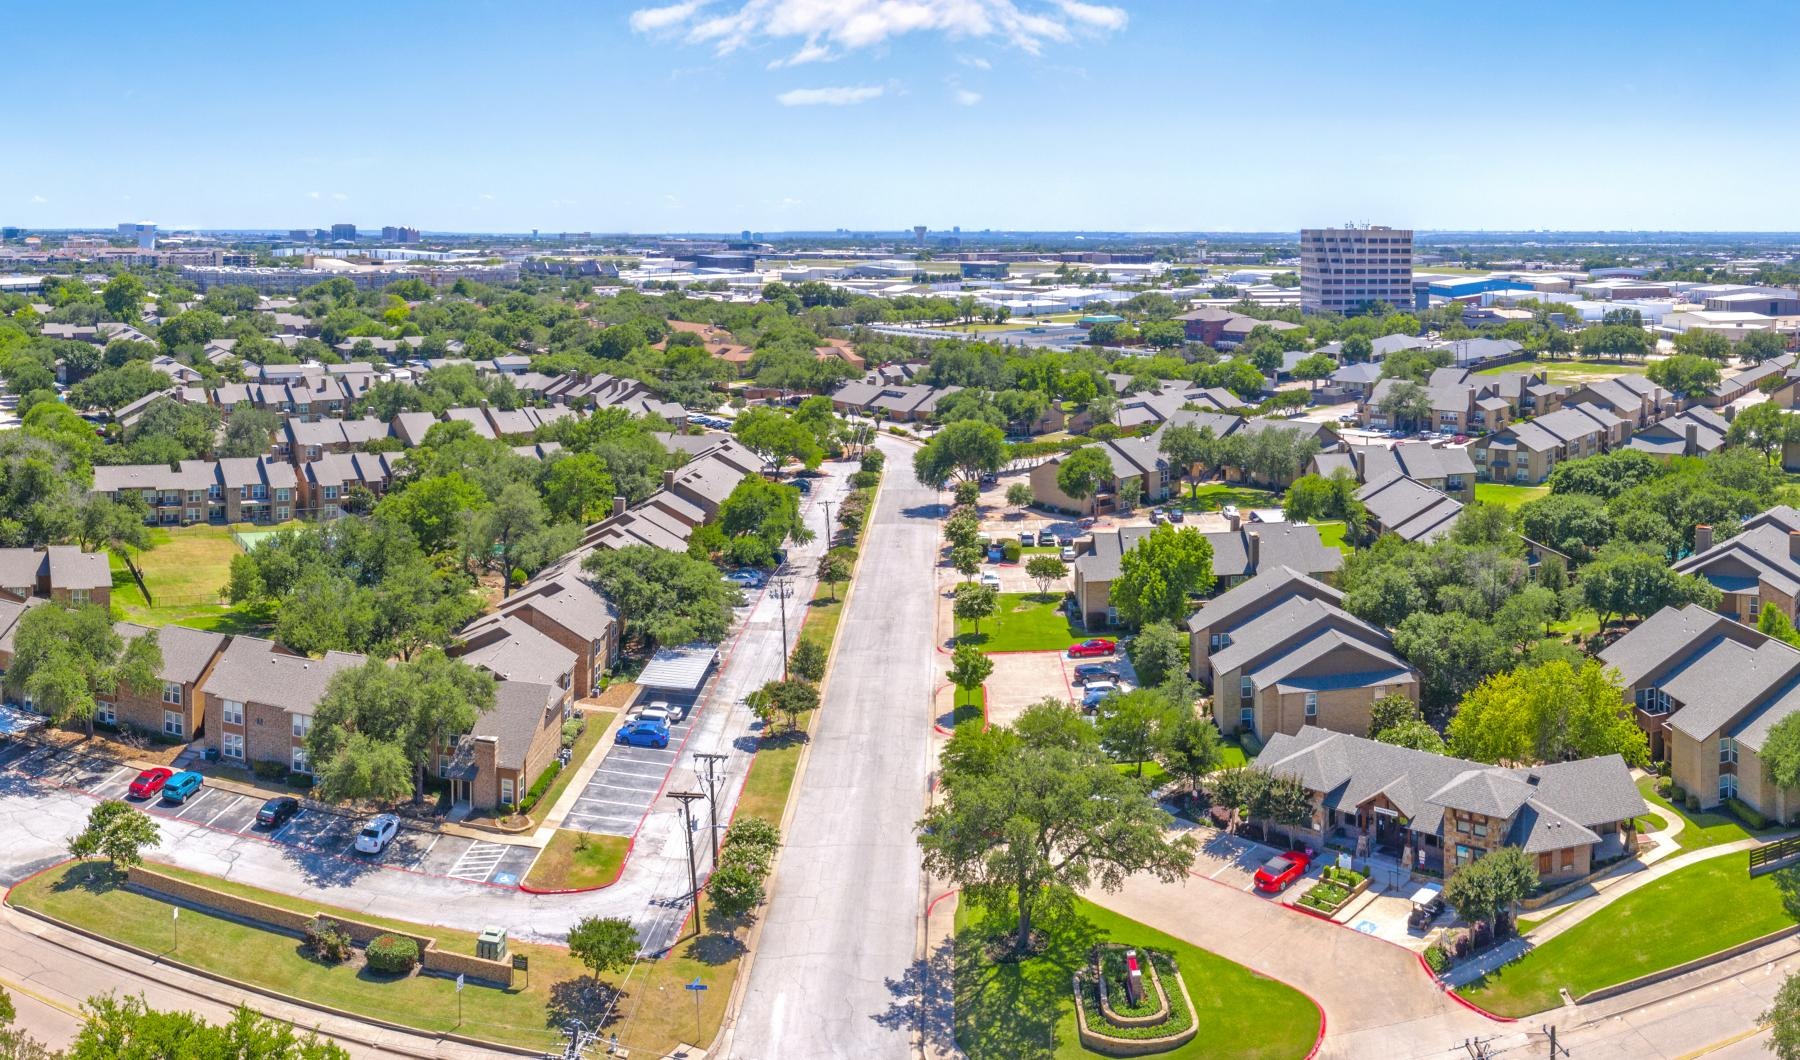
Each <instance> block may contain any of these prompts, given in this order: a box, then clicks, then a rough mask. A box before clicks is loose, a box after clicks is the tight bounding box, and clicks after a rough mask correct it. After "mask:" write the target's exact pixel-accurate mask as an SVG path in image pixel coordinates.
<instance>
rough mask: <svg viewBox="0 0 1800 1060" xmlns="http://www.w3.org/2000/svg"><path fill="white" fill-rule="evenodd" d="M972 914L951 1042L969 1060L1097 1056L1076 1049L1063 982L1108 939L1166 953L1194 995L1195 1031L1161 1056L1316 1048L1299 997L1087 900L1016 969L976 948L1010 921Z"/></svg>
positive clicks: (959, 931)
mask: <svg viewBox="0 0 1800 1060" xmlns="http://www.w3.org/2000/svg"><path fill="white" fill-rule="evenodd" d="M979 913H980V911H979V910H978V909H976V908H975V904H974V903H973V902H972V901H969V900H966V899H965V900H963V901H961V902H959V903H958V906H957V910H956V936H957V937H956V969H955V973H954V977H955V984H954V990H955V1009H956V1017H955V1018H956V1041H957V1044H958V1045H959V1046H961V1047H962V1049H963V1051H964V1053H965V1054H966V1055H967V1056H968V1057H969V1058H970V1060H1002V1058H1004V1060H1013V1058H1015V1057H1033V1058H1046V1057H1055V1058H1058V1060H1074V1058H1077V1057H1090V1056H1094V1055H1096V1054H1093V1053H1090V1052H1088V1051H1087V1050H1085V1049H1083V1048H1082V1047H1081V1042H1080V1039H1079V1038H1078V1037H1077V1035H1076V1033H1075V999H1074V995H1073V994H1072V993H1071V991H1070V981H1069V980H1070V976H1071V975H1072V974H1073V973H1074V971H1075V970H1076V969H1077V968H1079V967H1081V965H1082V963H1083V962H1084V961H1085V960H1086V958H1087V953H1088V950H1089V948H1090V947H1092V946H1093V945H1094V944H1095V943H1097V942H1101V941H1105V940H1109V939H1110V940H1112V941H1115V942H1123V943H1129V944H1135V945H1142V946H1151V947H1155V948H1156V949H1160V950H1163V951H1165V952H1168V953H1170V954H1172V955H1173V956H1174V958H1175V963H1176V966H1177V967H1179V968H1180V970H1181V976H1182V979H1183V981H1184V982H1186V984H1187V988H1188V993H1189V994H1191V995H1192V996H1193V999H1194V1009H1195V1013H1194V1014H1195V1016H1196V1017H1197V1018H1198V1020H1199V1022H1200V1033H1199V1034H1198V1035H1197V1036H1195V1037H1194V1039H1193V1040H1192V1041H1190V1042H1188V1043H1187V1044H1186V1045H1184V1046H1182V1047H1181V1048H1179V1049H1174V1050H1170V1051H1169V1052H1165V1053H1158V1054H1156V1055H1157V1056H1159V1057H1172V1058H1177V1060H1197V1058H1207V1057H1234V1058H1235V1057H1249V1058H1258V1057H1266V1058H1270V1060H1274V1058H1278V1057H1279V1058H1282V1060H1297V1058H1299V1057H1303V1056H1305V1055H1306V1054H1307V1052H1308V1050H1310V1049H1311V1048H1312V1046H1313V1043H1314V1041H1316V1040H1317V1037H1318V1033H1319V1010H1318V1008H1317V1007H1316V1006H1315V1005H1314V1004H1313V1003H1312V1002H1311V1001H1310V1000H1308V999H1307V997H1306V995H1304V994H1302V993H1300V992H1299V991H1298V990H1295V989H1294V988H1292V987H1290V986H1288V985H1287V984H1285V983H1281V982H1278V981H1276V980H1274V979H1268V978H1265V977H1263V976H1260V975H1257V974H1256V973H1254V972H1252V971H1250V970H1249V969H1248V968H1245V967H1244V966H1242V965H1240V964H1234V963H1232V962H1231V961H1228V960H1225V959H1224V958H1223V957H1220V956H1218V955H1217V954H1213V953H1208V952H1207V951H1205V950H1202V949H1200V948H1198V947H1196V946H1190V945H1188V944H1187V943H1185V942H1181V941H1180V940H1178V939H1175V938H1172V937H1170V936H1168V935H1165V934H1163V933H1162V932H1160V931H1155V930H1153V929H1151V928H1149V927H1146V926H1145V925H1143V924H1140V923H1138V922H1136V921H1134V920H1130V919H1128V918H1126V917H1122V916H1120V915H1118V914H1117V913H1114V912H1111V911H1109V910H1106V909H1103V908H1101V907H1099V906H1097V905H1094V904H1093V903H1091V902H1087V901H1079V900H1078V901H1077V902H1076V903H1075V906H1074V909H1073V910H1072V915H1071V916H1069V917H1067V918H1064V919H1063V920H1062V921H1061V922H1059V923H1055V924H1048V923H1045V922H1043V921H1042V920H1040V921H1039V926H1040V928H1041V929H1042V930H1043V932H1044V934H1045V936H1046V943H1045V946H1044V950H1043V953H1042V954H1041V955H1040V956H1037V957H1034V958H1032V959H1030V960H1027V961H1022V962H1018V963H1004V964H1002V963H995V962H994V961H992V960H990V959H989V958H988V957H987V955H986V953H985V952H984V947H983V945H982V940H983V939H985V938H987V937H990V936H991V935H992V934H994V933H1004V932H1005V931H1006V930H1007V929H1008V928H1009V927H1010V918H1009V917H1008V916H1007V915H1005V914H997V915H996V916H995V917H993V918H992V919H984V918H982V917H981V916H980V915H979Z"/></svg>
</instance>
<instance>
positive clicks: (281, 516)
mask: <svg viewBox="0 0 1800 1060" xmlns="http://www.w3.org/2000/svg"><path fill="white" fill-rule="evenodd" d="M275 518H276V520H277V521H280V522H286V521H287V518H288V509H287V508H285V507H282V508H277V509H275Z"/></svg>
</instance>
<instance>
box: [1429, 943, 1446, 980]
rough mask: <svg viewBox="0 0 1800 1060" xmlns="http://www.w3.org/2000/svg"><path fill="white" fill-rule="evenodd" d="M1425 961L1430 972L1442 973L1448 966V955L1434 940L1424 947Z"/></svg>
mask: <svg viewBox="0 0 1800 1060" xmlns="http://www.w3.org/2000/svg"><path fill="white" fill-rule="evenodd" d="M1425 963H1426V964H1428V965H1430V966H1431V971H1432V974H1434V975H1443V974H1444V972H1445V971H1447V970H1449V968H1450V955H1449V954H1447V953H1445V952H1444V948H1443V947H1442V946H1440V945H1438V944H1437V943H1435V942H1434V943H1432V944H1431V945H1429V946H1427V947H1425Z"/></svg>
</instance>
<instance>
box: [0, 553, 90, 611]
mask: <svg viewBox="0 0 1800 1060" xmlns="http://www.w3.org/2000/svg"><path fill="white" fill-rule="evenodd" d="M0 597H10V598H12V599H14V600H29V599H32V598H33V597H37V598H40V599H44V600H54V601H56V602H57V603H59V604H63V605H64V606H74V605H79V604H99V605H100V606H101V607H107V606H109V605H110V604H111V603H112V571H111V569H110V568H109V567H108V565H107V562H106V553H104V552H83V551H82V550H81V549H79V548H77V547H76V546H74V545H49V546H46V547H43V548H0Z"/></svg>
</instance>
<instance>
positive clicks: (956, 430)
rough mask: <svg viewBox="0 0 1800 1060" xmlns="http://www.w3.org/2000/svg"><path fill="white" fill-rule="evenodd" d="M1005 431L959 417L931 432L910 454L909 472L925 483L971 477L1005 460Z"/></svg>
mask: <svg viewBox="0 0 1800 1060" xmlns="http://www.w3.org/2000/svg"><path fill="white" fill-rule="evenodd" d="M1006 454H1007V447H1006V434H1005V433H1004V432H1003V431H1001V430H1000V428H998V427H996V426H994V425H993V424H991V423H981V422H979V421H976V420H962V421H960V422H957V423H952V424H950V425H949V426H947V427H945V428H944V429H943V430H940V431H938V432H937V434H935V435H933V436H932V439H931V441H929V442H927V443H925V447H924V448H922V449H920V450H919V451H918V452H917V453H915V454H913V472H914V474H916V475H917V476H918V478H919V481H920V482H922V483H924V484H925V485H927V486H937V487H942V486H943V485H944V484H945V483H947V482H950V481H951V480H952V479H956V480H959V481H972V480H977V479H979V478H980V477H981V476H982V475H985V474H991V473H993V472H996V471H999V470H1000V468H1001V467H1002V466H1004V465H1005V464H1006Z"/></svg>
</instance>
